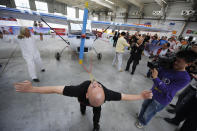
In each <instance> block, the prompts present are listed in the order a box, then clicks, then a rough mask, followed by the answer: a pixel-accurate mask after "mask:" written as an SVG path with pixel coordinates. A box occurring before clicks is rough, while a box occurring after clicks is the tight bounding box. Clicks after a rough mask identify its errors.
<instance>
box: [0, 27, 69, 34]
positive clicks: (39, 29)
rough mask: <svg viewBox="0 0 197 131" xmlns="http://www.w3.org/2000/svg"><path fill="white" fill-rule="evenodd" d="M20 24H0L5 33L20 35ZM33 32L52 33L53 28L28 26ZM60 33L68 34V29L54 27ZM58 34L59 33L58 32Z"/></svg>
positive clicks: (0, 28)
mask: <svg viewBox="0 0 197 131" xmlns="http://www.w3.org/2000/svg"><path fill="white" fill-rule="evenodd" d="M20 28H21V27H20V26H0V30H1V31H2V32H3V33H4V34H10V35H18V34H19V33H20ZM28 29H29V30H30V32H31V34H32V35H33V34H34V35H40V33H42V34H43V35H51V32H52V31H51V29H50V28H48V27H28ZM53 29H54V30H55V31H56V32H57V33H58V34H59V35H66V29H64V28H53ZM56 35H57V34H56Z"/></svg>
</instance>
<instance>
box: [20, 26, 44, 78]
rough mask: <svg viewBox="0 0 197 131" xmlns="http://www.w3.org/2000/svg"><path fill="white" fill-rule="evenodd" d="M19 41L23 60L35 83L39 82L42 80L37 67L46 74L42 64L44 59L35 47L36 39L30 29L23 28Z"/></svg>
mask: <svg viewBox="0 0 197 131" xmlns="http://www.w3.org/2000/svg"><path fill="white" fill-rule="evenodd" d="M18 39H19V40H18V42H17V43H18V44H19V46H20V48H21V52H22V55H23V58H24V59H25V61H26V63H27V67H28V71H29V75H30V77H31V78H32V80H33V81H34V82H39V81H40V80H39V79H38V77H37V74H36V65H37V66H38V67H39V68H40V70H41V71H42V72H45V69H44V67H43V64H42V59H41V58H40V53H39V51H38V49H37V48H36V45H35V38H34V37H32V36H31V34H30V30H29V29H28V28H25V27H21V30H20V35H18Z"/></svg>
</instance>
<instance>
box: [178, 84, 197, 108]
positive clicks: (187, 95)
mask: <svg viewBox="0 0 197 131" xmlns="http://www.w3.org/2000/svg"><path fill="white" fill-rule="evenodd" d="M195 95H196V90H195V89H193V87H192V86H191V85H189V86H187V87H186V88H185V89H184V90H183V91H182V92H181V94H180V95H179V97H178V100H177V102H176V108H175V112H179V110H180V109H181V108H182V106H184V105H185V104H187V103H188V101H190V99H191V98H192V97H193V96H195Z"/></svg>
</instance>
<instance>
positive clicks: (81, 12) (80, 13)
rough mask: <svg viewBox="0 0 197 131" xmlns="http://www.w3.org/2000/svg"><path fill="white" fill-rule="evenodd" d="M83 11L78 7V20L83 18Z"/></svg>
mask: <svg viewBox="0 0 197 131" xmlns="http://www.w3.org/2000/svg"><path fill="white" fill-rule="evenodd" d="M83 13H84V11H83V10H80V9H79V19H80V20H83Z"/></svg>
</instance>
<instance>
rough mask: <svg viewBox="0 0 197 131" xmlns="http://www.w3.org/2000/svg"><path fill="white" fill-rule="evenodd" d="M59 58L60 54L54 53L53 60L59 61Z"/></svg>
mask: <svg viewBox="0 0 197 131" xmlns="http://www.w3.org/2000/svg"><path fill="white" fill-rule="evenodd" d="M60 57H61V55H60V53H59V52H57V53H55V58H56V60H58V61H59V60H60Z"/></svg>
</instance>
